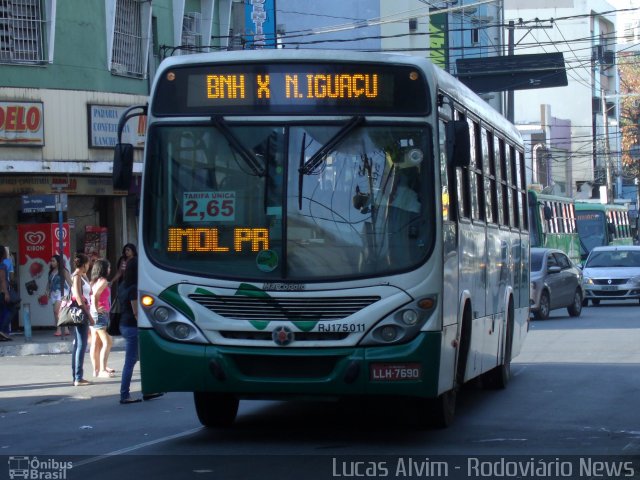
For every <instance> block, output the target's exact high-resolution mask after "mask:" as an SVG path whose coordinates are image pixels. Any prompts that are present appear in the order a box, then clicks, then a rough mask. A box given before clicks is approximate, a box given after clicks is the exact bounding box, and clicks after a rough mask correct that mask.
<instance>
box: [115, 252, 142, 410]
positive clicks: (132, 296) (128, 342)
mask: <svg viewBox="0 0 640 480" xmlns="http://www.w3.org/2000/svg"><path fill="white" fill-rule="evenodd" d="M118 301H119V302H120V334H121V335H122V338H124V366H123V367H122V380H121V381H120V403H122V404H128V403H138V402H140V399H139V398H133V397H132V396H131V393H130V388H131V377H132V376H133V367H134V366H135V365H136V362H137V361H138V259H137V258H136V257H133V258H131V259H130V260H129V261H128V262H127V263H126V268H125V271H124V275H123V276H122V281H121V282H120V285H119V286H118Z"/></svg>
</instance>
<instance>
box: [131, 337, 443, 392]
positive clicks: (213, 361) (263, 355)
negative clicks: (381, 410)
mask: <svg viewBox="0 0 640 480" xmlns="http://www.w3.org/2000/svg"><path fill="white" fill-rule="evenodd" d="M139 337H140V359H141V360H140V370H141V377H142V391H143V392H172V391H173V392H194V391H206V392H225V393H231V394H233V395H236V396H238V397H239V398H265V399H266V398H288V397H293V398H295V397H320V396H322V397H341V396H348V395H394V396H396V395H397V396H416V397H431V398H432V397H436V396H437V394H438V373H439V369H440V362H439V358H440V340H441V333H440V332H421V333H420V334H419V335H418V336H417V337H416V338H415V339H414V340H412V341H411V342H409V343H405V344H402V345H389V346H376V347H366V348H365V347H347V348H344V347H341V348H278V347H275V348H256V347H235V346H234V347H229V346H219V345H196V344H184V343H178V342H171V341H167V340H165V339H163V338H161V337H160V336H159V335H157V334H156V333H155V332H154V331H153V330H146V329H140V330H139Z"/></svg>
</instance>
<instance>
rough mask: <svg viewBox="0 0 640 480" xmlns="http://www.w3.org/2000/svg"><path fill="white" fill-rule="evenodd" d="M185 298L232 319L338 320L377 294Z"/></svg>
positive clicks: (361, 306)
mask: <svg viewBox="0 0 640 480" xmlns="http://www.w3.org/2000/svg"><path fill="white" fill-rule="evenodd" d="M189 298H190V299H191V300H193V301H194V302H197V303H199V304H200V305H202V306H203V307H206V308H208V309H209V310H211V311H212V312H214V313H217V314H218V315H220V316H221V317H224V318H228V319H232V320H289V321H296V320H297V321H320V320H341V319H343V318H346V317H349V316H350V315H353V314H354V313H356V312H358V311H360V310H362V309H363V308H366V307H368V306H369V305H371V304H373V303H375V302H377V301H378V300H380V297H377V296H361V297H306V298H274V297H249V296H241V295H227V296H224V295H207V294H202V293H192V294H190V295H189Z"/></svg>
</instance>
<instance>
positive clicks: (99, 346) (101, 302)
mask: <svg viewBox="0 0 640 480" xmlns="http://www.w3.org/2000/svg"><path fill="white" fill-rule="evenodd" d="M110 273H111V265H110V264H109V260H106V259H104V258H99V259H97V260H96V261H95V262H94V264H93V267H92V268H91V302H90V310H91V316H92V317H93V320H94V324H93V325H92V326H91V327H90V331H91V348H90V350H89V353H90V356H91V364H92V365H93V376H94V377H101V378H112V377H114V376H115V370H114V369H113V368H109V367H108V366H107V360H108V359H109V353H110V352H111V347H112V345H113V339H112V338H111V335H109V334H108V333H107V324H108V322H109V310H110V309H111V289H110V287H109V281H108V280H107V278H108V276H109V274H110Z"/></svg>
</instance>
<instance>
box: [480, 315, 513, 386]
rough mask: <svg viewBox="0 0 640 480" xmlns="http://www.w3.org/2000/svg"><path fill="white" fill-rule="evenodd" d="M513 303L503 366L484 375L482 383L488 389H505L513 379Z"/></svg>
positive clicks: (506, 333)
mask: <svg viewBox="0 0 640 480" xmlns="http://www.w3.org/2000/svg"><path fill="white" fill-rule="evenodd" d="M514 316H515V314H514V312H513V303H511V302H509V317H508V318H507V331H506V332H505V336H504V341H505V344H504V359H503V361H502V364H501V365H498V366H497V367H494V368H492V369H491V370H489V371H488V372H487V373H485V374H483V375H482V383H483V385H486V386H487V387H488V388H495V389H500V390H502V389H504V388H507V384H508V383H509V380H510V379H511V350H512V348H513V322H514Z"/></svg>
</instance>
